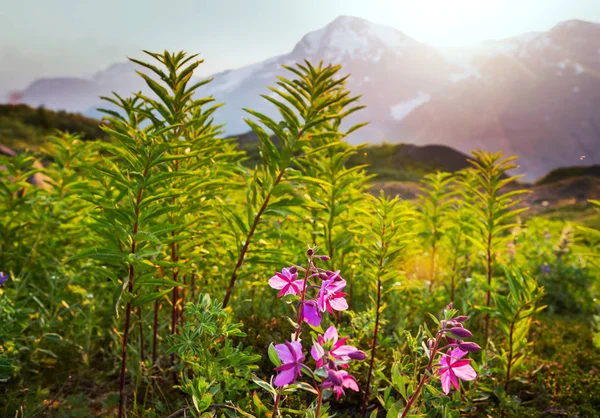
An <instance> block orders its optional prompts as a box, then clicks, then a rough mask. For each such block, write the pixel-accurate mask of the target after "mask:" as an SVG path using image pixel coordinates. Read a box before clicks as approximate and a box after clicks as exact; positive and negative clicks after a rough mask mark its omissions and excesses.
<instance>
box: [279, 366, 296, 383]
mask: <svg viewBox="0 0 600 418" xmlns="http://www.w3.org/2000/svg"><path fill="white" fill-rule="evenodd" d="M297 375H298V369H297V368H296V367H292V368H290V369H287V370H283V371H281V372H279V374H278V375H277V377H275V381H274V382H273V383H274V384H275V386H284V385H289V384H290V383H292V382H294V381H295V380H296V376H297Z"/></svg>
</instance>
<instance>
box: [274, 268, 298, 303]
mask: <svg viewBox="0 0 600 418" xmlns="http://www.w3.org/2000/svg"><path fill="white" fill-rule="evenodd" d="M297 278H298V273H297V272H296V271H294V272H293V273H292V271H290V269H288V268H283V269H281V273H279V272H277V273H275V276H273V277H271V278H270V279H269V286H271V287H272V288H273V289H281V292H279V294H278V295H277V297H282V296H285V295H292V294H294V295H298V296H301V295H302V290H303V289H304V280H296V279H297Z"/></svg>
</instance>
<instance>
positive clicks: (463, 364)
mask: <svg viewBox="0 0 600 418" xmlns="http://www.w3.org/2000/svg"><path fill="white" fill-rule="evenodd" d="M465 354H467V352H466V351H463V350H461V349H460V348H455V349H454V350H448V353H447V354H443V355H442V357H441V358H440V362H439V363H438V364H439V366H440V368H439V369H438V374H439V375H440V378H441V380H442V390H443V391H444V393H445V394H446V395H447V394H449V393H450V384H452V386H454V388H455V389H456V390H460V386H459V385H458V379H462V380H473V379H475V378H476V377H477V373H475V370H474V369H473V367H471V365H470V364H469V363H471V360H470V359H465V360H460V359H461V358H462V357H463V356H464V355H465ZM457 378H458V379H457Z"/></svg>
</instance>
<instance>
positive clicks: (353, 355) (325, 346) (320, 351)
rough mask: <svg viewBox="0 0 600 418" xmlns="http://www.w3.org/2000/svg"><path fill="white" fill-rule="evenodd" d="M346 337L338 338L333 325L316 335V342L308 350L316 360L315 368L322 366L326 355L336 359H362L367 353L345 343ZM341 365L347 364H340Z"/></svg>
mask: <svg viewBox="0 0 600 418" xmlns="http://www.w3.org/2000/svg"><path fill="white" fill-rule="evenodd" d="M347 340H348V337H344V338H339V337H338V332H337V330H336V329H335V327H333V326H331V327H329V328H327V331H325V333H324V334H323V335H319V336H318V337H317V342H315V344H314V345H313V347H312V348H311V350H310V354H311V356H312V357H313V358H314V359H315V360H316V361H317V368H319V367H323V364H324V363H325V360H326V359H327V357H328V356H330V357H332V358H333V359H334V360H336V361H341V362H348V361H350V360H364V359H365V358H366V357H367V355H366V354H365V353H364V351H361V350H359V349H357V348H356V347H354V346H351V345H345V344H344V343H345V342H346V341H347ZM341 366H342V367H345V366H347V365H346V364H342V365H341Z"/></svg>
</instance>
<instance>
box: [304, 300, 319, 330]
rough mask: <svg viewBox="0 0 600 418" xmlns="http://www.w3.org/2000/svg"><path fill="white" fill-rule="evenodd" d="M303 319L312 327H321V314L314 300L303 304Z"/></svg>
mask: <svg viewBox="0 0 600 418" xmlns="http://www.w3.org/2000/svg"><path fill="white" fill-rule="evenodd" d="M302 318H303V319H304V321H305V322H307V323H309V324H310V325H312V326H315V327H318V326H319V325H321V312H319V308H318V306H317V302H316V301H314V300H307V301H304V303H303V304H302Z"/></svg>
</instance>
